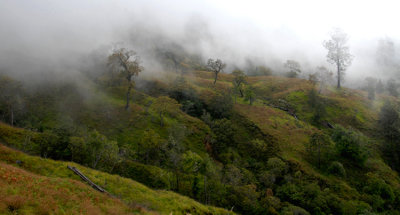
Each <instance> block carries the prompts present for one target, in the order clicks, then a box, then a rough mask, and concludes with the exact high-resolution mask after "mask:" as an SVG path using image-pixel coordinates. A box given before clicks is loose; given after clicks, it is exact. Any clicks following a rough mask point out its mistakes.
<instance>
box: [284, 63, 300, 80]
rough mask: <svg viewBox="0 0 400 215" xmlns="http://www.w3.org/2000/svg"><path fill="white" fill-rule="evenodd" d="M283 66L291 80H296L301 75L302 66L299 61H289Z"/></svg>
mask: <svg viewBox="0 0 400 215" xmlns="http://www.w3.org/2000/svg"><path fill="white" fill-rule="evenodd" d="M283 66H284V67H285V68H286V69H287V70H288V73H287V76H288V77H289V78H295V77H297V75H298V74H299V73H301V66H300V63H299V62H297V61H294V60H287V61H286V63H284V64H283Z"/></svg>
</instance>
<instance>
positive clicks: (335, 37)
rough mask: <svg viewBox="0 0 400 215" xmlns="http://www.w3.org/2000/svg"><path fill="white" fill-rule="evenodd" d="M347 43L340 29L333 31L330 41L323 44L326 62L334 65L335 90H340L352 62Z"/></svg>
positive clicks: (345, 35) (344, 34)
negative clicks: (335, 69) (345, 73)
mask: <svg viewBox="0 0 400 215" xmlns="http://www.w3.org/2000/svg"><path fill="white" fill-rule="evenodd" d="M347 41H348V38H347V34H346V33H344V32H343V31H342V30H340V29H335V30H334V31H333V32H332V33H331V39H330V40H328V41H324V42H323V45H324V47H325V48H326V49H327V50H328V54H327V56H326V57H327V61H328V62H329V63H331V64H334V65H336V68H337V88H340V82H341V81H342V79H343V75H344V72H345V71H346V69H347V67H348V66H350V65H351V62H352V60H353V56H352V55H351V54H350V51H349V46H347Z"/></svg>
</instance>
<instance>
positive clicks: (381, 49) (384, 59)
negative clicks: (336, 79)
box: [376, 37, 396, 75]
mask: <svg viewBox="0 0 400 215" xmlns="http://www.w3.org/2000/svg"><path fill="white" fill-rule="evenodd" d="M395 56H396V50H395V44H394V42H393V40H392V39H391V38H389V37H386V38H382V39H380V40H379V41H378V47H377V50H376V63H377V64H378V66H379V68H380V70H381V71H382V72H383V73H384V74H383V75H393V72H394V70H395V68H396V57H395Z"/></svg>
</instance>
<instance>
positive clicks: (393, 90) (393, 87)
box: [386, 79, 399, 97]
mask: <svg viewBox="0 0 400 215" xmlns="http://www.w3.org/2000/svg"><path fill="white" fill-rule="evenodd" d="M386 87H387V91H388V92H389V95H391V96H394V97H397V96H399V92H398V91H397V88H398V87H399V85H398V84H397V83H396V80H394V79H389V80H388V82H387V85H386Z"/></svg>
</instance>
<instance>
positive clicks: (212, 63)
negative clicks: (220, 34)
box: [207, 58, 226, 85]
mask: <svg viewBox="0 0 400 215" xmlns="http://www.w3.org/2000/svg"><path fill="white" fill-rule="evenodd" d="M225 67H226V64H225V63H223V62H222V61H221V60H220V59H217V60H214V59H211V58H210V59H208V61H207V70H208V71H210V72H213V73H214V85H215V83H216V82H217V79H218V74H219V73H220V72H222V71H223V70H224V68H225Z"/></svg>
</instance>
